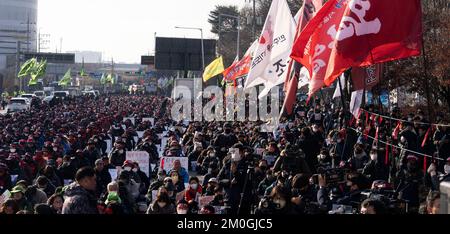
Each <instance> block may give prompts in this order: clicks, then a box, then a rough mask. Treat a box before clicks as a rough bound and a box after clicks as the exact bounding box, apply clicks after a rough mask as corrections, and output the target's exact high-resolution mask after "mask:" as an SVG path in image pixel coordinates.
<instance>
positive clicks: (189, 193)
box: [184, 184, 203, 202]
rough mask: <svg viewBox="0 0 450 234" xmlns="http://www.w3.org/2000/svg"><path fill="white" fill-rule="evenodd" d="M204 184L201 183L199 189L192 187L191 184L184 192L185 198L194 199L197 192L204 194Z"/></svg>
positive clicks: (187, 199)
mask: <svg viewBox="0 0 450 234" xmlns="http://www.w3.org/2000/svg"><path fill="white" fill-rule="evenodd" d="M202 191H203V190H202V186H201V185H200V184H199V185H198V186H197V191H195V190H194V189H192V188H191V187H190V186H189V188H188V189H186V192H185V193H184V198H185V199H186V201H187V202H189V201H191V200H194V199H195V197H196V195H197V193H198V195H199V196H200V195H202Z"/></svg>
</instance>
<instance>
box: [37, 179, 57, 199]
mask: <svg viewBox="0 0 450 234" xmlns="http://www.w3.org/2000/svg"><path fill="white" fill-rule="evenodd" d="M35 184H36V185H37V188H38V189H40V190H41V191H44V192H45V194H46V195H47V197H50V196H51V195H52V194H54V193H55V190H56V188H55V186H54V185H53V184H52V183H51V182H50V181H48V179H47V177H45V176H39V177H38V178H37V180H36V183H35Z"/></svg>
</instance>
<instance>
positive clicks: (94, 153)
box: [83, 140, 101, 166]
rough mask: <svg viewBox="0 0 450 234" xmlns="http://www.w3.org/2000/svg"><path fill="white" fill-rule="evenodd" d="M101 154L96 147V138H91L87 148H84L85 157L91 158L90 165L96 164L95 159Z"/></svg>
mask: <svg viewBox="0 0 450 234" xmlns="http://www.w3.org/2000/svg"><path fill="white" fill-rule="evenodd" d="M100 156H101V154H100V152H99V150H98V149H97V148H96V147H95V142H94V140H89V141H88V144H87V146H86V148H85V149H84V150H83V157H84V158H86V159H88V160H89V165H90V166H94V164H95V160H97V159H99V158H100Z"/></svg>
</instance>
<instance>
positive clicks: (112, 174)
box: [108, 168, 119, 180]
mask: <svg viewBox="0 0 450 234" xmlns="http://www.w3.org/2000/svg"><path fill="white" fill-rule="evenodd" d="M108 172H109V174H110V175H111V179H112V180H115V179H117V176H118V174H119V173H117V169H116V168H113V169H108Z"/></svg>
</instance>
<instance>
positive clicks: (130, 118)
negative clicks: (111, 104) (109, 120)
mask: <svg viewBox="0 0 450 234" xmlns="http://www.w3.org/2000/svg"><path fill="white" fill-rule="evenodd" d="M127 119H129V120H131V123H133V125H134V117H126V118H123V121H122V122H125V121H126V120H127Z"/></svg>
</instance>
